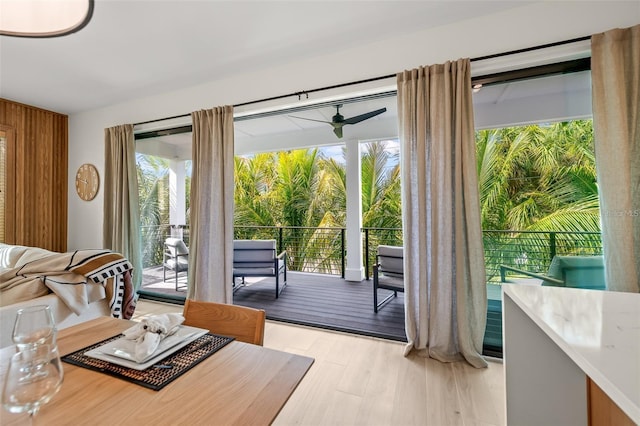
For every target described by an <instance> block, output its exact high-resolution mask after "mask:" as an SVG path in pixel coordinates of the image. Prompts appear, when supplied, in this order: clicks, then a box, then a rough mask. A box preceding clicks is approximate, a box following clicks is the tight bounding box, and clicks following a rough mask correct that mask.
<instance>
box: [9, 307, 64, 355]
mask: <svg viewBox="0 0 640 426" xmlns="http://www.w3.org/2000/svg"><path fill="white" fill-rule="evenodd" d="M56 331H57V330H56V324H55V321H54V319H53V313H52V312H51V308H50V307H49V306H48V305H36V306H30V307H28V308H23V309H20V310H18V313H17V314H16V322H15V324H14V326H13V343H15V344H16V346H17V347H18V352H20V351H22V350H24V349H27V348H28V347H30V346H33V345H42V344H47V345H50V346H52V347H55V346H56Z"/></svg>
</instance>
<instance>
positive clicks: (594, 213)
mask: <svg viewBox="0 0 640 426" xmlns="http://www.w3.org/2000/svg"><path fill="white" fill-rule="evenodd" d="M477 154H478V155H477V160H478V163H477V167H478V178H479V186H480V202H481V215H482V227H483V229H484V230H512V231H513V232H512V233H511V235H507V234H504V233H498V234H496V233H491V232H485V253H486V254H487V256H486V260H487V266H488V267H487V270H492V271H493V273H496V268H497V265H498V264H500V263H511V264H513V263H517V262H521V263H523V262H524V263H527V264H529V266H530V267H533V268H536V269H539V270H543V269H544V268H545V267H546V266H547V265H548V263H549V261H550V258H549V256H550V254H549V250H548V246H549V244H550V243H549V241H548V239H547V238H548V237H547V236H548V235H550V234H549V233H550V232H560V233H561V234H558V235H559V236H560V237H561V238H562V239H563V241H562V244H563V246H564V250H566V251H567V252H574V253H576V252H579V251H581V250H583V249H582V248H583V247H584V246H585V244H587V245H589V246H593V245H594V244H596V245H597V242H594V241H593V239H594V238H596V239H598V238H599V237H598V236H595V237H594V236H588V235H586V236H585V235H584V234H581V233H582V232H594V233H599V232H600V216H599V206H598V192H597V186H596V184H595V182H596V174H595V158H594V155H593V130H592V125H591V121H586V120H585V121H573V122H561V123H554V124H551V125H546V126H537V125H535V126H523V127H513V128H506V129H498V130H485V131H480V132H478V133H477ZM533 231H536V232H540V233H535V234H534V233H531V232H533ZM563 232H567V233H566V234H562V233H563ZM554 235H555V234H554ZM534 259H537V262H534ZM531 263H533V265H531ZM490 275H491V274H490Z"/></svg>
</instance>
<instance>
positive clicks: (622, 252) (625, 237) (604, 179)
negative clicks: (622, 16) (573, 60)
mask: <svg viewBox="0 0 640 426" xmlns="http://www.w3.org/2000/svg"><path fill="white" fill-rule="evenodd" d="M591 79H592V86H593V128H594V137H595V151H596V168H597V176H598V186H599V191H600V213H601V217H602V244H603V248H604V256H605V278H606V282H607V288H608V289H609V290H614V291H629V292H635V293H637V292H640V25H636V26H634V27H631V28H627V29H615V30H611V31H607V32H605V33H602V34H595V35H593V37H592V38H591Z"/></svg>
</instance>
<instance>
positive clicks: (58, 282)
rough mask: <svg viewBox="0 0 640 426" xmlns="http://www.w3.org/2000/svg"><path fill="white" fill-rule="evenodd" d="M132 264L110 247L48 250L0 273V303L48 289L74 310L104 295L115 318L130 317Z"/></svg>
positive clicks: (133, 305) (44, 292) (131, 306)
mask: <svg viewBox="0 0 640 426" xmlns="http://www.w3.org/2000/svg"><path fill="white" fill-rule="evenodd" d="M132 272H133V266H132V265H131V263H130V262H129V261H128V260H127V259H125V258H124V257H123V256H122V255H121V254H119V253H115V252H112V251H110V250H76V251H73V252H67V253H54V252H49V254H47V255H45V256H43V257H41V258H38V259H35V260H32V261H29V262H27V263H25V264H23V265H21V266H19V267H15V268H12V269H4V270H3V272H2V273H0V296H1V298H2V303H3V304H5V302H6V301H7V300H12V303H15V302H16V301H20V300H16V297H17V298H18V299H22V300H28V299H29V298H33V297H38V296H41V295H43V294H46V293H48V292H49V290H51V291H52V292H54V293H55V294H56V295H57V296H58V297H60V299H62V301H63V302H64V303H65V304H66V305H67V306H68V307H69V309H71V311H73V312H75V313H76V314H80V313H81V312H82V311H83V310H84V309H85V308H86V307H87V306H88V304H89V303H91V302H94V301H96V300H99V299H102V298H104V297H107V298H108V300H109V307H110V309H111V314H112V316H114V317H115V318H124V319H130V318H131V317H132V316H133V313H134V311H135V302H136V301H135V294H134V291H133V285H132V281H131V274H132Z"/></svg>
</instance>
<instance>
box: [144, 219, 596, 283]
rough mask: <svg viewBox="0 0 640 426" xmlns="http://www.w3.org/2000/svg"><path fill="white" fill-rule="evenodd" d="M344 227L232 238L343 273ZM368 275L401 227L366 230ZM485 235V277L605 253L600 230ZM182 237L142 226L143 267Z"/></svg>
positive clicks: (297, 267)
mask: <svg viewBox="0 0 640 426" xmlns="http://www.w3.org/2000/svg"><path fill="white" fill-rule="evenodd" d="M346 232H347V230H346V229H345V228H312V227H301V226H235V227H234V239H274V240H276V241H277V246H278V251H279V252H280V251H282V250H287V260H288V264H287V268H288V269H289V270H291V271H300V272H311V273H321V274H328V275H339V276H341V277H342V278H344V271H345V267H346V263H345V259H346V246H345V236H346ZM361 232H362V233H363V247H362V250H363V259H364V263H365V265H364V266H365V275H366V278H367V279H369V278H370V277H371V274H372V268H373V265H374V263H375V255H376V249H377V247H378V246H379V245H381V244H385V245H402V243H403V240H402V229H401V228H362V230H361ZM482 234H483V243H484V252H485V265H486V274H487V281H488V282H489V281H496V280H498V279H499V276H500V265H510V266H514V267H518V268H520V269H525V270H529V271H533V272H544V271H546V270H547V269H548V268H549V265H550V263H551V259H553V257H554V256H556V255H599V254H602V239H601V235H600V233H597V232H559V231H557V232H538V231H495V230H485V231H483V232H482ZM171 235H180V236H182V237H183V238H184V239H185V242H187V244H188V240H189V230H188V228H180V229H175V228H174V229H171V228H170V226H169V225H161V226H155V227H143V229H142V237H143V240H142V241H143V242H144V247H145V252H144V267H150V266H154V265H159V264H161V263H162V248H163V243H164V239H165V238H166V237H168V236H171Z"/></svg>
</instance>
